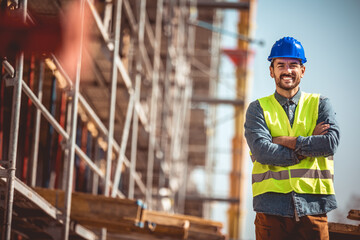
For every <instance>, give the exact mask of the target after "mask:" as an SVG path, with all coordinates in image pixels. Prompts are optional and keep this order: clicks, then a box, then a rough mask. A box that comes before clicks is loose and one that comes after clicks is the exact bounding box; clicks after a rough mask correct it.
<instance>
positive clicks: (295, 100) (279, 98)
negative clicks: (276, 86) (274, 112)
mask: <svg viewBox="0 0 360 240" xmlns="http://www.w3.org/2000/svg"><path fill="white" fill-rule="evenodd" d="M300 97H301V91H300V89H299V91H298V92H297V93H296V94H295V95H294V96H293V97H292V98H291V99H287V98H286V97H283V96H281V95H280V94H279V93H278V92H277V91H275V98H276V100H277V101H278V102H279V103H280V105H281V106H284V105H285V104H287V103H290V102H293V103H295V104H296V105H298V103H299V100H300Z"/></svg>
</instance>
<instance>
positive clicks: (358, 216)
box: [347, 209, 360, 220]
mask: <svg viewBox="0 0 360 240" xmlns="http://www.w3.org/2000/svg"><path fill="white" fill-rule="evenodd" d="M347 218H348V219H352V220H360V210H354V209H351V210H350V211H349V214H348V216H347Z"/></svg>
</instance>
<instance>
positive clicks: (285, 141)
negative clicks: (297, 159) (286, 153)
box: [272, 136, 296, 150]
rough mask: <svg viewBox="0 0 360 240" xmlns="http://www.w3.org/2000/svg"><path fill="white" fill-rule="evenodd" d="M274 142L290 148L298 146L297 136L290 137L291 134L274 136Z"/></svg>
mask: <svg viewBox="0 0 360 240" xmlns="http://www.w3.org/2000/svg"><path fill="white" fill-rule="evenodd" d="M272 142H273V143H276V144H279V145H281V146H284V147H287V148H290V149H292V150H295V147H296V137H290V136H281V137H273V138H272Z"/></svg>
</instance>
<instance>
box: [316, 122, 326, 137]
mask: <svg viewBox="0 0 360 240" xmlns="http://www.w3.org/2000/svg"><path fill="white" fill-rule="evenodd" d="M329 128H330V124H327V123H325V122H321V123H319V124H318V125H316V127H315V128H314V131H313V134H312V135H324V134H326V133H327V132H328V129H329Z"/></svg>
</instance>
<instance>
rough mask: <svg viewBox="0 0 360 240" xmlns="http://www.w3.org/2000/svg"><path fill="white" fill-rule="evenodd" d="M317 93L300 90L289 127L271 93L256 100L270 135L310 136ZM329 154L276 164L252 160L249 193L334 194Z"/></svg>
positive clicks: (316, 105) (285, 117) (331, 160)
mask: <svg viewBox="0 0 360 240" xmlns="http://www.w3.org/2000/svg"><path fill="white" fill-rule="evenodd" d="M319 98H320V95H319V94H308V93H303V92H302V93H301V97H300V100H299V103H298V106H297V107H296V111H295V118H294V123H293V126H292V127H291V125H290V122H289V119H288V117H287V115H286V113H285V110H284V109H283V107H282V106H281V105H280V103H279V102H278V101H277V100H276V99H275V96H274V95H270V96H268V97H264V98H261V99H259V102H260V105H261V107H262V109H263V111H264V117H265V121H266V124H267V126H268V128H269V130H270V133H271V136H272V137H279V136H293V137H298V136H304V137H307V136H311V135H312V132H313V131H314V128H315V126H316V122H317V119H318V108H319V107H318V106H319ZM333 176H334V161H333V159H332V157H327V158H325V157H308V158H305V159H303V160H301V161H300V163H298V164H296V165H293V166H289V167H279V166H271V165H265V164H261V163H259V162H257V161H256V160H254V166H253V171H252V189H253V196H254V197H255V196H257V195H260V194H263V193H266V192H276V193H289V192H292V191H295V192H297V193H307V194H335V191H334V186H333Z"/></svg>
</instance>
